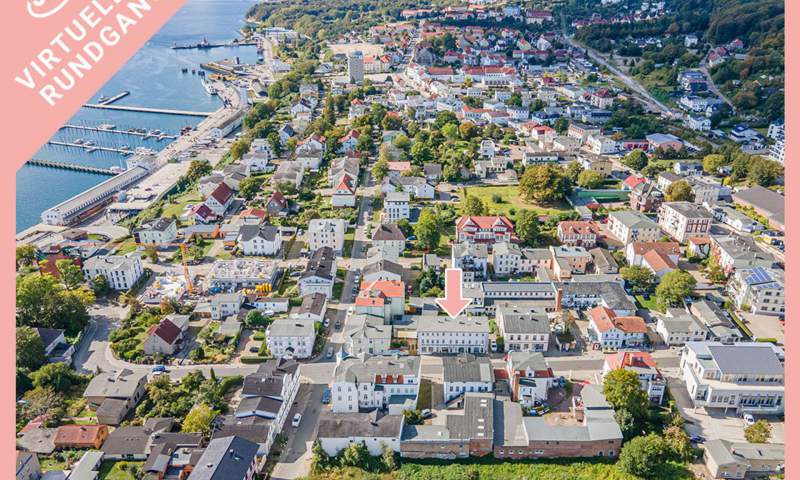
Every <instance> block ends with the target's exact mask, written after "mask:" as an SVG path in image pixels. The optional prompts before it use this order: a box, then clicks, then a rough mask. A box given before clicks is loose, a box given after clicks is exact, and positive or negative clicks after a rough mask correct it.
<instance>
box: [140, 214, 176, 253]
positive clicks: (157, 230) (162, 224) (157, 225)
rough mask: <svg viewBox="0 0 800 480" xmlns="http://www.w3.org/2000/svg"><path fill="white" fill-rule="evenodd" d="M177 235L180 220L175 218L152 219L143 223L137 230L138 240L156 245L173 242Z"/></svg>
mask: <svg viewBox="0 0 800 480" xmlns="http://www.w3.org/2000/svg"><path fill="white" fill-rule="evenodd" d="M177 236H178V222H176V221H175V219H174V218H157V219H155V220H151V221H149V222H146V223H143V224H142V226H141V227H139V228H138V229H136V232H135V237H136V241H138V242H139V243H149V244H153V245H156V246H158V245H163V244H168V243H172V242H174V241H175V238H176V237H177Z"/></svg>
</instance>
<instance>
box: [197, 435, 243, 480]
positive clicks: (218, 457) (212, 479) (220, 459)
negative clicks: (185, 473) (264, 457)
mask: <svg viewBox="0 0 800 480" xmlns="http://www.w3.org/2000/svg"><path fill="white" fill-rule="evenodd" d="M258 449H259V447H258V444H256V443H254V442H251V441H250V440H247V439H244V438H241V437H237V436H230V437H224V438H215V439H213V440H211V441H210V442H209V443H208V446H206V448H205V450H203V454H202V455H201V456H200V458H199V459H198V460H197V463H196V464H195V466H194V469H192V473H190V474H189V477H188V480H228V479H231V480H233V479H236V480H240V479H241V480H253V479H255V478H256V476H257V474H258V471H259V465H258V459H257V456H256V454H257V453H258Z"/></svg>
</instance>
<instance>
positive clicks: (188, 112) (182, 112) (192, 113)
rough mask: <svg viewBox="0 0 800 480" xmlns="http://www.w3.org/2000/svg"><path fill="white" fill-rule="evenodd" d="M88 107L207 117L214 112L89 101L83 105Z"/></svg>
mask: <svg viewBox="0 0 800 480" xmlns="http://www.w3.org/2000/svg"><path fill="white" fill-rule="evenodd" d="M83 106H84V107H86V108H95V109H100V110H103V109H105V110H119V111H123V112H141V113H159V114H162V115H187V116H190V117H207V116H209V115H211V113H212V112H195V111H192V110H173V109H170V108H152V107H134V106H131V105H106V104H101V103H87V104H84V105H83Z"/></svg>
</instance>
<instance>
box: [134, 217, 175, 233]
mask: <svg viewBox="0 0 800 480" xmlns="http://www.w3.org/2000/svg"><path fill="white" fill-rule="evenodd" d="M174 223H175V219H174V218H165V217H162V218H156V219H155V220H150V221H149V222H145V223H143V224H142V226H141V227H139V228H138V231H142V230H155V231H158V232H163V231H165V230H166V229H168V228H170V226H171V225H173V224H174Z"/></svg>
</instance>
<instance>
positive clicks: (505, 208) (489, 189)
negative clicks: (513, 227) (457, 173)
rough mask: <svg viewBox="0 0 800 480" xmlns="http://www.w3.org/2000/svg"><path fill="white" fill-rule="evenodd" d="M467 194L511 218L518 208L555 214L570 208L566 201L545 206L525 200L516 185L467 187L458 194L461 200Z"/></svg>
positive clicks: (499, 213)
mask: <svg viewBox="0 0 800 480" xmlns="http://www.w3.org/2000/svg"><path fill="white" fill-rule="evenodd" d="M467 195H470V196H473V197H478V198H480V199H481V200H482V201H483V203H484V204H485V205H486V206H487V207H488V208H489V212H490V213H492V214H495V215H505V216H507V217H509V218H511V219H512V220H513V218H514V217H515V216H516V213H517V212H519V211H520V210H534V211H536V212H537V213H539V214H540V215H557V214H559V213H564V212H569V211H571V210H572V208H571V207H570V206H569V204H568V203H567V202H561V203H558V204H555V205H546V206H545V205H537V204H535V203H529V202H526V201H525V200H523V199H522V198H521V197H520V195H519V190H518V188H517V186H516V185H502V186H481V187H467V188H464V189H461V192H460V196H461V200H462V201H463V200H464V199H465V198H466V197H467ZM495 196H496V197H499V198H496V199H497V200H499V202H497V201H495V199H493V197H495ZM512 209H513V213H512Z"/></svg>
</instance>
